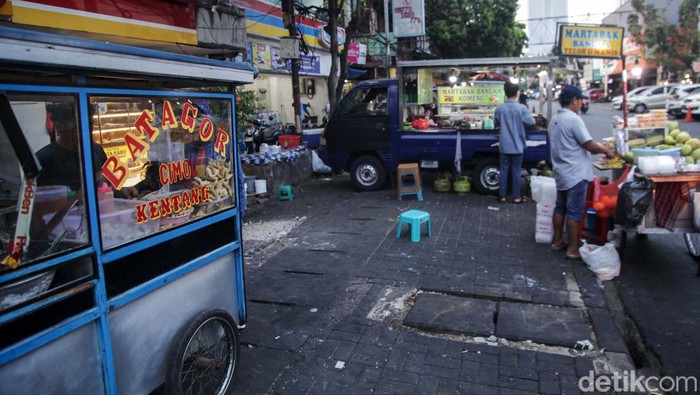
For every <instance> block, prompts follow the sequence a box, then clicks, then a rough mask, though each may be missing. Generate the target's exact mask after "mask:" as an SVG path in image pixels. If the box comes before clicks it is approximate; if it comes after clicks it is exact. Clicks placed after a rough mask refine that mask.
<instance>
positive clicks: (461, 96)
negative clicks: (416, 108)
mask: <svg viewBox="0 0 700 395" xmlns="http://www.w3.org/2000/svg"><path fill="white" fill-rule="evenodd" d="M438 96H439V97H438V100H439V103H440V104H471V105H480V106H481V105H498V104H502V103H503V102H504V100H505V92H504V91H503V84H490V85H474V86H469V85H467V86H455V87H440V88H439V89H438Z"/></svg>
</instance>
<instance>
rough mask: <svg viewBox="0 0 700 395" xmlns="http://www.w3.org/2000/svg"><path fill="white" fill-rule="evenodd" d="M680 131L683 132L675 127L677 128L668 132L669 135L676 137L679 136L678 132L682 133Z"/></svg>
mask: <svg viewBox="0 0 700 395" xmlns="http://www.w3.org/2000/svg"><path fill="white" fill-rule="evenodd" d="M680 132H681V131H680V130H678V129H675V130H671V131H670V132H668V135H669V136H671V137H673V138H674V139H675V138H676V136H678V133H680Z"/></svg>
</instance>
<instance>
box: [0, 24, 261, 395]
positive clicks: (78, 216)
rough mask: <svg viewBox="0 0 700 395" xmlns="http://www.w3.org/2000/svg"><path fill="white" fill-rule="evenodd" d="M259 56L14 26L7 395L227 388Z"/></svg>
mask: <svg viewBox="0 0 700 395" xmlns="http://www.w3.org/2000/svg"><path fill="white" fill-rule="evenodd" d="M254 74H255V70H254V69H252V68H250V67H249V66H247V65H244V64H239V63H232V62H225V61H219V60H212V59H204V58H198V57H192V56H184V55H179V54H173V53H166V52H161V51H156V50H150V49H144V48H135V47H129V46H123V45H114V44H110V43H104V42H96V41H90V40H84V39H76V38H67V37H64V36H57V35H51V34H45V33H40V32H31V31H27V30H21V29H14V28H7V27H0V121H2V122H0V158H2V159H1V160H0V243H1V244H0V259H1V260H2V264H1V265H0V393H2V394H48V393H53V394H78V393H80V394H98V393H107V394H116V393H120V394H144V393H152V392H154V391H156V392H165V393H178V394H179V393H200V394H216V393H224V392H225V391H226V389H227V388H228V386H229V384H230V383H231V381H232V379H233V376H234V373H235V370H236V366H237V362H238V358H239V347H240V345H239V335H238V330H239V329H241V328H243V327H244V326H245V324H246V305H245V293H244V281H243V256H242V252H241V245H242V241H241V211H242V209H243V208H242V207H240V203H239V201H238V198H239V196H238V193H237V191H238V180H237V179H238V177H236V174H237V173H236V171H237V169H238V167H237V163H238V153H237V150H236V149H234V147H236V133H234V130H235V116H234V114H235V111H234V109H235V107H234V106H235V89H234V87H235V86H236V85H241V84H247V83H251V82H252V81H253V79H254V77H255V75H254Z"/></svg>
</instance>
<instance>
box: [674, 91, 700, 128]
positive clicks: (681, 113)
mask: <svg viewBox="0 0 700 395" xmlns="http://www.w3.org/2000/svg"><path fill="white" fill-rule="evenodd" d="M698 92H700V84H694V85H678V86H676V87H674V88H673V89H671V91H670V93H669V94H668V115H671V116H674V117H676V118H679V119H680V118H683V117H685V112H686V109H687V107H688V106H687V105H684V104H683V101H684V100H685V99H687V98H688V97H689V96H690V95H693V94H695V93H698Z"/></svg>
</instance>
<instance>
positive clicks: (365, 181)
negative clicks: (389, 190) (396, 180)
mask: <svg viewBox="0 0 700 395" xmlns="http://www.w3.org/2000/svg"><path fill="white" fill-rule="evenodd" d="M350 179H352V185H353V186H354V187H355V188H356V189H358V190H360V191H376V190H378V189H380V188H381V187H383V186H384V182H385V181H386V171H385V170H384V166H383V165H382V162H381V161H380V160H379V159H378V158H377V157H375V156H369V155H367V156H361V157H359V158H357V159H355V161H354V162H352V166H351V167H350Z"/></svg>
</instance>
